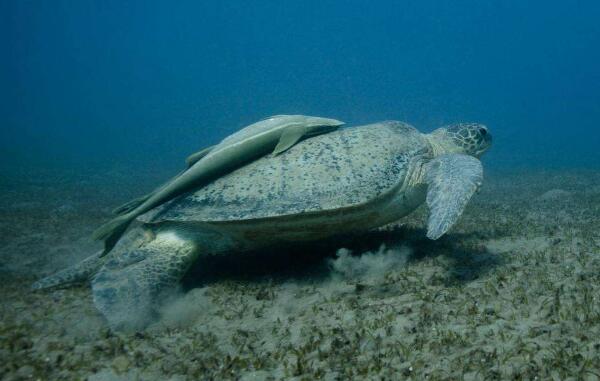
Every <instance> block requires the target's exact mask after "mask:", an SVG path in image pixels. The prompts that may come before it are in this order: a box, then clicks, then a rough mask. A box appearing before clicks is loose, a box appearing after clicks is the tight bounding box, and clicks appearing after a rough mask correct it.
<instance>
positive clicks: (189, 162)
mask: <svg viewBox="0 0 600 381" xmlns="http://www.w3.org/2000/svg"><path fill="white" fill-rule="evenodd" d="M213 148H215V146H210V147H207V148H205V149H203V150H202V151H198V152H196V153H193V154H191V155H190V156H188V157H187V159H185V162H186V163H187V165H188V168H189V167H191V166H192V165H194V164H196V162H197V161H198V160H200V159H202V158H203V157H204V156H206V155H208V154H209V153H210V151H212V149H213Z"/></svg>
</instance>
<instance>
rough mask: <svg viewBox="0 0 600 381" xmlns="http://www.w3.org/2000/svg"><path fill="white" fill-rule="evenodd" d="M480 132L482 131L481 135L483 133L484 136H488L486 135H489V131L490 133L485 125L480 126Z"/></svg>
mask: <svg viewBox="0 0 600 381" xmlns="http://www.w3.org/2000/svg"><path fill="white" fill-rule="evenodd" d="M479 133H480V134H481V135H483V136H486V135H487V133H488V132H487V128H485V127H479Z"/></svg>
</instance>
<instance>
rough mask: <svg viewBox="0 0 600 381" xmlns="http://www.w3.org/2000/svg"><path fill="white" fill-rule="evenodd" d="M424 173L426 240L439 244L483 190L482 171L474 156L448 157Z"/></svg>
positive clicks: (440, 159) (433, 164) (455, 155)
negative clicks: (426, 214) (439, 240)
mask: <svg viewBox="0 0 600 381" xmlns="http://www.w3.org/2000/svg"><path fill="white" fill-rule="evenodd" d="M425 173H426V174H425V182H426V183H427V185H428V190H427V206H428V207H429V221H428V222H427V237H428V238H430V239H433V240H436V239H438V238H440V237H441V236H442V235H444V234H445V233H446V232H447V231H448V230H449V229H450V228H451V227H452V226H453V225H454V224H455V223H456V221H457V220H458V218H459V217H460V216H461V214H462V213H463V211H464V210H465V207H466V206H467V204H468V202H469V200H470V199H471V196H473V194H474V193H475V192H476V191H477V190H478V189H479V187H480V186H481V183H482V181H483V167H482V165H481V162H480V161H479V160H478V159H476V158H474V157H472V156H468V155H462V154H448V155H442V156H439V157H437V158H435V159H434V160H432V161H431V162H430V163H429V164H428V165H427V168H426V172H425Z"/></svg>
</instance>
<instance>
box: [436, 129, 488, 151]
mask: <svg viewBox="0 0 600 381" xmlns="http://www.w3.org/2000/svg"><path fill="white" fill-rule="evenodd" d="M430 136H431V138H430V142H432V145H433V146H434V151H436V152H438V151H442V152H439V153H464V154H467V155H471V156H475V157H481V155H483V153H484V152H485V151H487V150H488V148H490V146H491V145H492V135H491V134H490V132H489V130H488V128H487V127H486V126H484V125H483V124H479V123H455V124H450V125H448V126H444V127H442V128H439V129H437V130H435V131H433V132H432V133H431V134H430Z"/></svg>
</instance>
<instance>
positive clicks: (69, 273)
mask: <svg viewBox="0 0 600 381" xmlns="http://www.w3.org/2000/svg"><path fill="white" fill-rule="evenodd" d="M102 253H103V250H101V251H99V252H97V253H95V254H94V255H90V256H89V257H87V258H86V259H84V260H83V261H81V262H79V263H77V264H76V265H74V266H71V267H68V268H66V269H64V270H62V271H59V272H57V273H56V274H53V275H50V276H48V277H46V278H43V279H40V280H38V281H37V282H35V283H34V284H33V285H31V288H33V289H34V290H43V289H45V288H51V287H59V286H64V285H70V284H75V283H83V282H86V281H88V280H90V278H91V277H92V276H93V275H94V274H95V273H96V272H97V271H98V269H100V267H102V264H103V263H104V258H102Z"/></svg>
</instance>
